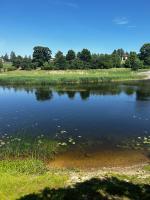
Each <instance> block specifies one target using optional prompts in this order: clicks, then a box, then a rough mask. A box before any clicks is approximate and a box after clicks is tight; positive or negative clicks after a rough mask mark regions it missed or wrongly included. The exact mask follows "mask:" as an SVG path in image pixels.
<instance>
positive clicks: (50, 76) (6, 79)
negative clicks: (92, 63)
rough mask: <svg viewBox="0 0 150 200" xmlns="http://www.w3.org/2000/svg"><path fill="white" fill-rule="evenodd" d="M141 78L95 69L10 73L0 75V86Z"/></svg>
mask: <svg viewBox="0 0 150 200" xmlns="http://www.w3.org/2000/svg"><path fill="white" fill-rule="evenodd" d="M141 78H143V76H142V75H139V73H138V72H133V71H131V70H130V69H125V68H120V69H103V70H102V69H101V70H100V69H97V70H66V71H61V70H60V71H42V70H40V71H37V70H33V71H20V70H16V71H11V72H4V73H1V74H0V84H24V85H31V84H34V85H38V84H40V85H47V84H61V83H64V84H68V83H69V84H72V83H79V84H81V83H99V82H109V81H126V80H137V79H141Z"/></svg>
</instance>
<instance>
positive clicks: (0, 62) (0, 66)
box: [0, 59, 3, 71]
mask: <svg viewBox="0 0 150 200" xmlns="http://www.w3.org/2000/svg"><path fill="white" fill-rule="evenodd" d="M2 69H3V62H2V60H1V59H0V71H1V70H2Z"/></svg>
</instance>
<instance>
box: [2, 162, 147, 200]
mask: <svg viewBox="0 0 150 200" xmlns="http://www.w3.org/2000/svg"><path fill="white" fill-rule="evenodd" d="M144 176H145V175H144V174H143V172H142V171H141V174H140V173H139V174H138V175H135V176H133V175H130V176H129V175H125V174H121V172H120V173H114V172H113V173H110V171H109V170H108V172H107V173H106V171H105V172H102V174H100V176H99V174H98V173H97V170H96V171H95V173H94V174H92V176H91V172H81V171H77V170H76V171H75V170H63V171H62V170H57V171H54V170H50V169H48V168H47V167H46V166H45V164H44V163H43V162H41V161H38V160H15V161H0V199H1V200H15V199H20V200H30V199H31V200H33V199H34V200H43V199H44V200H67V199H69V200H70V199H71V200H77V199H79V200H85V199H86V200H88V199H89V200H90V199H95V200H99V199H107V200H109V199H137V200H138V199H139V200H142V199H143V200H149V199H150V178H149V176H145V177H144Z"/></svg>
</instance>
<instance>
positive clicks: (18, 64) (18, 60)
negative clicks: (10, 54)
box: [12, 56, 23, 68]
mask: <svg viewBox="0 0 150 200" xmlns="http://www.w3.org/2000/svg"><path fill="white" fill-rule="evenodd" d="M22 60H23V58H22V56H17V57H16V58H15V59H14V60H13V61H12V65H13V66H14V67H15V68H19V67H21V63H22Z"/></svg>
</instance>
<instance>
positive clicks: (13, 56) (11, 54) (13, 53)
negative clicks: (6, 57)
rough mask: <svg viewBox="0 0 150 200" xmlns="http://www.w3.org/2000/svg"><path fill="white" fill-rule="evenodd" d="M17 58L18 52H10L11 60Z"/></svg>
mask: <svg viewBox="0 0 150 200" xmlns="http://www.w3.org/2000/svg"><path fill="white" fill-rule="evenodd" d="M15 58H16V54H15V52H14V51H12V52H11V53H10V61H11V62H13V61H14V59H15Z"/></svg>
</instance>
